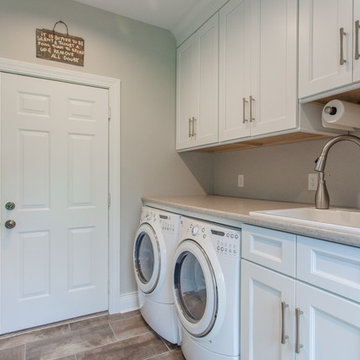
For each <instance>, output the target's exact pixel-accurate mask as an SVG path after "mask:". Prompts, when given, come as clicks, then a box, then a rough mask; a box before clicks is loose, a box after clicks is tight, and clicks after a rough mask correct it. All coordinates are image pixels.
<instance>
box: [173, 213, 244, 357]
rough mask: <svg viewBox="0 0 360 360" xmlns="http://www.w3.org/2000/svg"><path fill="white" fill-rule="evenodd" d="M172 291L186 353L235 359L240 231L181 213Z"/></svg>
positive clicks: (184, 352)
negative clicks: (184, 215)
mask: <svg viewBox="0 0 360 360" xmlns="http://www.w3.org/2000/svg"><path fill="white" fill-rule="evenodd" d="M173 291H174V295H175V305H176V309H177V314H178V320H179V323H180V325H181V326H180V327H181V338H182V339H181V348H182V351H183V354H184V356H185V358H186V359H187V360H238V359H240V230H236V229H232V228H228V227H225V226H220V225H216V224H212V223H207V222H203V221H197V220H194V219H189V218H184V217H182V218H181V221H180V227H179V244H178V247H177V249H176V252H175V257H174V279H173Z"/></svg>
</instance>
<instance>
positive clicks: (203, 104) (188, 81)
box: [176, 14, 219, 150]
mask: <svg viewBox="0 0 360 360" xmlns="http://www.w3.org/2000/svg"><path fill="white" fill-rule="evenodd" d="M218 23H219V21H218V14H216V15H214V16H213V17H212V18H211V19H210V20H208V21H207V22H206V23H205V24H204V25H203V26H202V27H201V28H200V29H199V30H198V31H197V32H196V33H195V34H193V35H192V36H191V37H190V38H189V39H188V40H186V41H185V42H184V43H183V44H182V45H181V46H180V47H179V48H178V51H177V101H176V102H177V110H176V149H177V150H181V149H184V148H190V147H194V146H200V145H204V144H211V143H214V142H217V141H218V71H219V70H218V52H219V41H218V33H219V30H218V27H219V24H218Z"/></svg>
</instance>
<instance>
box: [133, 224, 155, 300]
mask: <svg viewBox="0 0 360 360" xmlns="http://www.w3.org/2000/svg"><path fill="white" fill-rule="evenodd" d="M134 268H135V276H136V281H137V284H138V287H139V289H140V290H141V291H142V292H144V293H146V294H149V293H151V292H153V291H154V289H155V288H156V286H157V285H158V282H159V277H160V270H161V249H160V239H159V238H158V236H157V234H156V232H155V230H154V229H153V227H152V226H150V225H149V224H146V223H144V224H142V225H141V226H140V228H139V230H138V231H137V233H136V236H135V243H134Z"/></svg>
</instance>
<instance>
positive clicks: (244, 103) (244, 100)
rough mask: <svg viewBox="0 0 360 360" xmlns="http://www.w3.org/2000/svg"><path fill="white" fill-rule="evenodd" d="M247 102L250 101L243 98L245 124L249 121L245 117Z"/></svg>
mask: <svg viewBox="0 0 360 360" xmlns="http://www.w3.org/2000/svg"><path fill="white" fill-rule="evenodd" d="M247 102H248V101H247V100H246V98H244V97H243V124H245V123H246V122H247V121H249V120H248V119H246V116H245V111H246V103H247Z"/></svg>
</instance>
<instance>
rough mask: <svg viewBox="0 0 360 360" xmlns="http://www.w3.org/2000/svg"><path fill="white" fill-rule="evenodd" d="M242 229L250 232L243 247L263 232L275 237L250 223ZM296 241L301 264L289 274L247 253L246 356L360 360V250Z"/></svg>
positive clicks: (272, 359)
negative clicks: (359, 283)
mask: <svg viewBox="0 0 360 360" xmlns="http://www.w3.org/2000/svg"><path fill="white" fill-rule="evenodd" d="M243 231H245V232H249V236H248V237H246V236H245V237H243V239H242V249H244V248H246V247H247V246H248V245H247V244H246V242H247V241H249V239H252V238H253V237H254V236H256V235H257V234H259V233H262V234H268V233H269V232H271V234H272V235H273V236H275V235H276V232H273V231H272V230H268V229H262V228H257V227H249V226H247V225H245V226H244V229H243ZM284 234H285V233H284ZM281 239H282V237H280V238H279V240H281ZM244 242H245V243H244ZM294 243H295V244H296V252H297V266H296V273H295V274H294V275H290V276H288V275H287V274H281V273H279V270H278V269H277V268H275V267H272V266H271V263H269V264H270V265H269V264H268V263H266V265H265V266H266V267H265V266H264V265H263V264H262V263H259V264H255V263H254V262H252V261H254V260H253V259H252V258H249V259H248V260H250V261H248V260H247V259H246V256H247V255H246V254H247V253H246V252H243V256H244V257H245V259H242V263H241V272H242V273H241V359H242V360H264V359H266V360H342V359H344V360H345V359H346V360H359V359H360V299H359V298H358V297H353V294H355V293H356V291H355V290H356V289H354V288H355V287H357V285H356V284H358V279H359V278H358V275H359V274H360V270H359V269H360V268H359V266H358V264H359V262H358V260H357V256H358V252H359V249H358V248H352V247H349V246H345V245H339V244H333V243H327V242H324V241H321V240H317V239H311V238H304V237H298V236H295V238H294ZM250 245H251V244H250ZM264 250H265V247H262V253H263V255H264V256H265V254H264ZM335 250H336V253H335ZM270 254H271V252H269V255H270ZM308 255H309V256H310V255H311V256H310V257H311V259H313V260H312V261H313V262H312V263H311V262H309V261H310V260H309V259H308V260H307V257H308ZM314 262H316V264H315V263H314ZM310 263H311V264H312V265H311V266H310V267H309V264H310ZM308 267H309V269H313V272H310V270H309V271H308V270H307V268H308ZM330 270H331V271H330ZM329 274H330V275H331V276H329ZM320 275H321V276H320ZM325 278H328V280H327V281H325ZM304 279H305V280H304ZM319 279H320V280H321V281H320V280H319ZM336 279H337V281H338V282H341V283H342V285H341V286H340V285H339V284H335V280H336ZM346 279H347V280H346ZM350 285H351V286H350ZM346 286H347V287H346ZM319 287H323V289H320V288H319ZM347 288H349V289H348V291H345V290H346V289H347ZM344 289H345V290H344ZM345 296H346V297H348V298H345ZM352 299H353V300H354V301H353V300H352Z"/></svg>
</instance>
